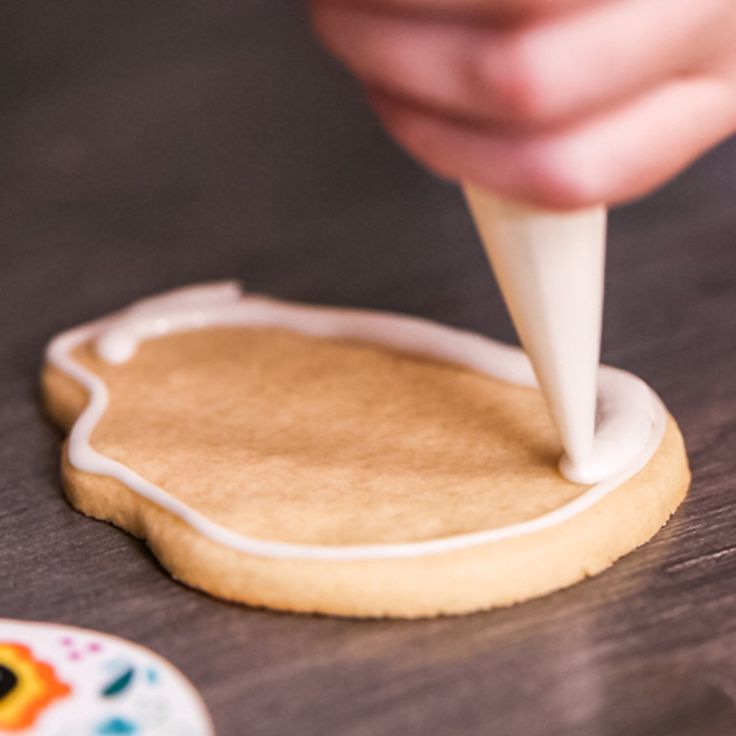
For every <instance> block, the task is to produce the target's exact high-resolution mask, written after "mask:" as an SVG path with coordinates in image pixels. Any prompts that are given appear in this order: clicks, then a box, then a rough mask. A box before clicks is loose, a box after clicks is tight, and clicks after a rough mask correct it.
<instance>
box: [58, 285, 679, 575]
mask: <svg viewBox="0 0 736 736" xmlns="http://www.w3.org/2000/svg"><path fill="white" fill-rule="evenodd" d="M215 326H218V327H223V326H233V327H235V326H241V327H281V328H285V329H291V330H294V331H296V332H300V333H302V334H306V335H311V336H315V337H331V338H349V339H355V340H363V341H366V342H371V343H374V344H377V345H382V346H384V347H388V348H393V349H396V350H400V351H402V352H405V353H414V354H418V355H423V356H426V357H430V358H434V359H437V360H442V361H446V362H450V363H454V364H456V365H461V366H464V367H468V368H471V369H474V370H477V371H479V372H480V373H484V374H486V375H489V376H492V377H494V378H497V379H500V380H502V381H506V382H507V383H513V384H517V385H524V386H536V382H535V379H534V373H533V371H532V368H531V365H530V364H529V362H528V360H527V358H526V356H525V355H524V353H523V352H522V351H521V350H520V349H518V348H514V347H511V346H509V345H504V344H502V343H499V342H496V341H494V340H491V339H490V338H487V337H483V336H481V335H477V334H474V333H471V332H466V331H463V330H459V329H455V328H452V327H447V326H444V325H440V324H437V323H434V322H431V321H429V320H426V319H422V318H419V317H410V316H405V315H398V314H390V313H385V312H374V311H368V310H359V309H342V308H337V307H314V306H306V305H300V304H289V303H286V302H281V301H277V300H275V299H271V298H268V297H262V296H254V295H248V294H245V295H244V294H242V293H241V292H240V289H239V287H238V286H237V285H236V284H233V283H225V284H209V285H200V286H193V287H187V288H183V289H178V290H175V291H173V292H168V293H166V294H163V295H161V296H158V297H153V298H150V299H146V300H142V301H140V302H136V303H135V304H133V305H132V306H131V307H128V308H127V309H124V310H121V311H120V312H117V313H115V314H112V315H110V316H109V317H104V318H102V319H99V320H95V321H94V322H90V323H87V324H85V325H82V326H81V327H77V328H74V329H71V330H68V331H66V332H64V333H62V334H60V335H58V336H57V337H55V338H54V339H53V340H52V341H51V343H50V344H49V346H48V348H47V353H46V358H47V361H48V362H49V363H50V364H51V365H53V366H55V367H56V368H58V369H59V370H60V371H62V372H63V373H65V374H67V375H68V376H70V377H71V378H73V379H74V380H75V381H76V382H78V383H79V384H81V385H82V386H83V387H84V388H85V389H86V390H87V391H88V394H89V399H88V403H87V406H86V407H85V409H84V411H83V412H82V414H81V415H80V416H79V417H78V418H77V420H76V422H75V423H74V426H73V428H72V430H71V432H70V434H69V442H68V458H69V462H70V463H71V465H72V466H73V467H75V468H76V469H78V470H81V471H84V472H88V473H95V474H99V475H104V476H108V477H111V478H115V479H117V480H118V481H120V482H122V483H123V484H124V485H126V486H127V487H128V488H130V489H131V490H132V491H134V492H135V493H137V494H139V495H140V496H143V497H144V498H146V499H148V500H149V501H152V502H153V503H155V504H157V505H158V506H160V507H161V508H163V509H165V510H167V511H169V512H170V513H172V514H174V515H175V516H177V517H178V518H180V519H181V520H182V521H183V522H185V523H186V524H188V525H189V526H191V527H192V528H193V529H195V530H196V531H197V532H199V533H200V534H202V535H203V536H205V537H207V538H209V539H211V540H212V541H214V542H217V543H219V544H222V545H225V546H227V547H230V548H232V549H235V550H238V551H240V552H245V553H248V554H253V555H257V556H261V557H274V558H285V559H317V560H336V561H339V560H369V559H395V558H410V557H421V556H423V555H431V554H439V553H442V552H450V551H452V550H458V549H464V548H467V547H473V546H477V545H482V544H489V543H493V542H498V541H502V540H505V539H511V538H514V537H520V536H524V535H527V534H534V533H536V532H540V531H543V530H544V529H548V528H550V527H553V526H556V525H558V524H561V523H563V522H565V521H568V520H569V519H571V518H573V517H575V516H576V515H578V514H580V513H582V512H583V511H585V510H586V509H589V508H591V507H592V506H593V505H595V504H596V503H597V502H598V501H600V500H601V499H603V498H604V497H605V496H607V495H608V494H609V493H611V491H613V490H614V489H615V488H617V487H618V486H620V485H621V484H622V483H624V482H625V481H626V480H628V479H629V478H631V477H632V476H633V475H635V474H636V473H637V472H638V471H639V470H641V469H642V468H643V467H644V466H645V465H646V464H647V462H648V461H649V460H650V458H651V457H652V455H653V454H654V452H655V451H656V449H657V448H658V447H659V445H660V442H661V441H662V437H663V435H664V430H665V426H666V418H667V413H666V410H665V408H664V406H663V404H662V402H661V401H660V399H659V397H657V395H656V394H655V393H654V392H653V391H652V390H651V389H650V388H649V387H648V386H647V385H646V384H645V383H644V382H643V381H641V380H640V379H638V378H636V377H635V376H633V375H631V374H630V373H626V372H625V371H621V370H618V369H616V368H611V367H608V366H601V369H600V373H599V388H598V417H597V429H596V450H595V451H596V452H598V453H599V455H600V458H601V459H602V461H603V462H605V463H607V466H608V467H610V468H611V475H610V477H608V478H606V479H605V480H603V481H601V482H599V483H596V484H595V485H592V486H591V487H589V488H587V489H586V490H584V491H582V492H581V493H580V495H579V496H577V497H576V498H574V499H573V500H572V501H569V502H567V503H566V504H564V505H562V506H560V507H558V508H557V509H554V510H553V511H550V512H547V513H545V514H542V515H540V516H538V517H536V518H534V519H529V520H527V521H523V522H518V523H515V524H509V525H506V526H502V527H496V528H494V529H489V530H483V531H478V532H470V533H465V534H457V535H453V536H448V537H442V538H437V539H429V540H422V541H415V542H396V543H378V544H361V545H339V546H337V545H318V544H297V543H291V542H277V541H270V540H263V539H258V538H255V537H250V536H248V535H245V534H239V533H237V532H234V531H232V530H230V529H227V528H226V527H224V526H222V525H221V524H218V523H216V522H214V521H211V520H210V519H208V518H207V517H206V516H204V515H203V514H201V513H199V512H198V511H195V510H194V509H193V508H191V507H190V506H188V505H187V504H185V503H184V502H182V501H180V500H179V499H177V498H176V497H174V496H172V495H171V494H170V493H168V492H167V491H166V490H165V489H163V488H161V487H159V486H157V485H155V484H154V483H151V482H150V481H148V480H146V479H145V478H143V477H142V476H140V475H139V474H138V473H136V472H135V471H134V470H133V469H131V468H129V467H128V466H126V465H124V464H122V463H120V462H118V461H116V460H113V459H112V458H109V457H106V456H104V455H102V454H101V453H99V452H97V451H96V450H95V449H94V448H93V447H92V446H91V444H90V441H89V440H90V437H91V435H92V432H93V430H94V428H95V426H96V425H97V423H98V422H99V421H100V419H101V418H102V416H103V415H104V413H105V410H106V408H107V405H108V401H109V394H108V390H107V386H106V385H105V383H104V381H103V380H102V379H101V378H99V377H98V376H97V375H95V374H94V373H92V372H91V371H89V370H87V369H86V368H85V367H84V366H82V365H81V364H80V363H78V362H77V361H76V360H74V358H73V357H72V352H73V351H74V349H75V348H77V347H78V346H80V345H82V344H84V343H86V342H89V341H91V340H93V341H95V346H96V349H97V351H98V354H99V355H100V356H101V357H102V358H103V359H104V360H107V361H108V362H111V363H122V362H124V361H126V360H128V359H130V358H131V357H132V356H133V355H134V354H135V351H136V349H137V347H138V345H139V343H140V342H141V341H143V340H146V339H151V338H155V337H157V336H161V335H165V334H170V333H172V332H177V331H185V330H193V329H201V328H204V327H215Z"/></svg>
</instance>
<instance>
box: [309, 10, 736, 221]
mask: <svg viewBox="0 0 736 736" xmlns="http://www.w3.org/2000/svg"><path fill="white" fill-rule="evenodd" d="M311 7H312V18H313V23H314V27H315V29H316V31H317V33H318V35H319V36H320V37H321V38H322V39H323V41H324V43H325V44H326V45H327V47H328V48H329V49H330V50H331V51H332V52H333V53H334V54H335V56H337V57H338V58H339V59H340V60H342V61H343V62H344V63H345V64H346V65H347V66H348V68H349V69H350V70H352V72H353V73H354V74H355V75H356V76H357V77H358V78H359V79H360V80H361V81H362V83H363V84H364V86H365V88H366V90H367V92H368V95H369V99H370V101H371V103H372V104H373V106H374V108H375V109H376V111H377V113H378V115H379V116H380V118H381V120H382V121H383V123H384V125H385V126H386V128H387V129H388V130H389V131H390V132H391V133H392V134H393V136H394V137H395V138H396V139H397V140H398V141H399V142H400V143H401V144H403V145H404V146H405V147H406V148H407V149H408V150H409V151H410V152H411V153H413V154H414V155H415V156H416V157H417V158H418V159H420V160H421V161H423V162H424V163H425V164H426V165H427V166H429V167H430V168H431V169H433V170H434V171H436V172H437V173H439V174H440V175H443V176H445V177H448V178H450V179H456V180H466V181H469V182H472V183H475V184H477V185H479V186H483V187H485V188H487V189H490V190H493V191H496V192H499V193H502V194H505V195H507V196H510V197H514V198H517V199H522V200H526V201H530V202H534V203H537V204H541V205H546V206H551V207H576V206H583V205H588V204H594V203H601V202H607V203H611V202H618V201H622V200H627V199H630V198H632V197H636V196H637V195H641V194H643V193H645V192H647V191H648V190H650V189H652V188H654V187H656V186H657V185H659V184H661V183H662V182H664V181H665V180H666V179H668V178H669V177H671V176H673V175H675V174H676V173H677V172H678V171H680V170H681V169H682V168H683V167H685V166H686V165H687V164H688V163H690V162H691V161H692V160H693V159H694V158H696V157H697V156H698V155H700V154H701V153H702V152H704V151H705V150H707V149H708V148H710V147H711V146H713V145H715V144H716V143H717V142H718V141H720V140H722V139H723V138H725V137H726V136H728V135H730V134H731V133H732V132H734V130H736V0H311Z"/></svg>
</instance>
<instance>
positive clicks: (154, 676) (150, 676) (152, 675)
mask: <svg viewBox="0 0 736 736" xmlns="http://www.w3.org/2000/svg"><path fill="white" fill-rule="evenodd" d="M146 679H147V680H148V682H151V683H154V682H158V672H156V670H154V669H153V667H149V668H148V669H147V670H146Z"/></svg>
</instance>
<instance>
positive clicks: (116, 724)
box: [95, 717, 138, 736]
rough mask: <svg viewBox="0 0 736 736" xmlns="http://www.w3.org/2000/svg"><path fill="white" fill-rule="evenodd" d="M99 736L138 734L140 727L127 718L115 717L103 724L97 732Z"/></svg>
mask: <svg viewBox="0 0 736 736" xmlns="http://www.w3.org/2000/svg"><path fill="white" fill-rule="evenodd" d="M95 733H96V734H98V736H121V735H123V734H124V735H126V736H127V734H131V733H138V726H136V725H135V723H133V722H132V721H129V720H127V719H125V718H117V717H113V718H110V719H109V720H107V721H105V722H104V723H101V724H100V725H99V726H98V727H97V730H96V731H95Z"/></svg>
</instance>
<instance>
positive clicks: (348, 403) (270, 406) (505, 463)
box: [43, 284, 689, 617]
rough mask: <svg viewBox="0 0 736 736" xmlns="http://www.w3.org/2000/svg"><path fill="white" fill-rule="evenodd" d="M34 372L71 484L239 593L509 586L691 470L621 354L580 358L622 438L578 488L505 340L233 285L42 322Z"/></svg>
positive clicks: (403, 594)
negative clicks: (621, 458)
mask: <svg viewBox="0 0 736 736" xmlns="http://www.w3.org/2000/svg"><path fill="white" fill-rule="evenodd" d="M43 385H44V393H45V400H46V405H47V407H48V409H49V412H50V413H51V415H52V417H54V419H55V420H56V421H57V422H59V423H60V424H61V425H62V426H63V427H65V428H66V429H67V430H69V431H70V436H69V440H68V442H67V444H66V448H65V451H64V458H63V463H62V471H63V481H64V487H65V491H66V494H67V497H68V498H69V500H70V501H71V503H72V504H73V505H74V506H76V507H77V508H78V509H80V510H81V511H83V512H84V513H86V514H88V515H90V516H93V517H95V518H98V519H104V520H108V521H111V522H113V523H114V524H116V525H118V526H120V527H122V528H124V529H126V530H128V531H129V532H131V533H132V534H135V535H136V536H139V537H141V538H143V539H145V540H146V542H147V543H148V545H149V546H150V547H151V549H152V550H153V551H154V553H155V554H156V556H157V557H158V558H159V560H160V561H161V562H162V564H163V565H164V566H165V567H166V568H167V569H168V570H170V571H171V573H172V574H173V575H174V577H176V578H177V579H179V580H182V581H184V582H186V583H188V584H189V585H191V586H194V587H196V588H199V589H202V590H204V591H207V592H209V593H211V594H212V595H215V596H218V597H221V598H225V599H228V600H235V601H242V602H244V603H249V604H252V605H257V606H267V607H271V608H278V609H285V610H291V611H305V612H322V613H331V614H338V615H352V616H400V617H418V616H432V615H437V614H443V613H462V612H468V611H473V610H478V609H482V608H489V607H493V606H501V605H508V604H511V603H515V602H517V601H522V600H525V599H527V598H531V597H533V596H537V595H541V594H543V593H546V592H549V591H552V590H555V589H558V588H562V587H565V586H567V585H570V584H572V583H574V582H576V581H578V580H580V579H582V578H584V577H585V576H588V575H594V574H596V573H598V572H600V571H601V570H603V569H605V568H606V567H608V566H609V565H610V564H611V563H612V562H613V561H614V560H616V559H617V558H619V557H621V556H622V555H624V554H626V553H627V552H629V551H631V550H632V549H634V548H635V547H637V546H639V545H640V544H642V543H644V542H645V541H647V540H648V539H649V538H650V537H651V536H652V535H653V534H654V533H655V532H656V531H657V530H658V529H659V528H660V527H661V526H662V525H663V524H664V523H665V522H666V521H667V519H668V518H669V516H670V515H671V514H672V512H673V511H674V510H675V509H676V508H677V506H678V505H679V503H680V502H681V501H682V499H683V498H684V496H685V493H686V491H687V487H688V484H689V470H688V465H687V458H686V455H685V451H684V446H683V442H682V438H681V436H680V433H679V431H678V429H677V426H676V424H675V422H674V421H673V420H672V418H671V417H670V416H669V414H668V413H667V412H666V410H665V409H664V407H663V406H662V404H661V402H660V400H659V399H658V398H657V397H656V395H655V394H654V393H653V392H652V391H651V389H649V388H648V387H647V386H645V384H643V383H642V382H641V381H639V379H637V378H635V377H633V376H631V375H630V374H626V373H624V372H622V371H618V370H616V369H612V368H602V369H601V375H600V398H599V407H600V408H599V412H600V414H601V416H600V417H599V424H600V427H601V431H605V432H608V433H609V435H610V438H611V441H624V439H626V441H630V438H631V437H632V436H635V437H636V438H637V439H636V442H637V443H638V444H637V445H636V447H635V448H634V449H635V450H636V452H634V454H633V456H632V458H631V460H630V462H628V463H627V465H626V466H625V467H623V468H621V469H620V470H619V471H618V472H616V474H615V475H614V476H612V477H611V478H608V479H607V480H605V481H603V482H601V483H598V484H597V485H594V486H581V485H576V484H574V483H571V482H569V481H567V480H565V479H564V478H563V477H562V476H561V475H560V474H559V472H558V470H557V462H558V459H559V457H560V454H561V448H560V445H559V441H558V439H557V437H556V435H555V433H554V430H553V427H552V425H551V422H550V421H549V418H548V416H547V412H546V410H545V407H544V403H543V401H542V398H541V396H540V393H539V391H538V390H537V389H536V388H535V387H534V381H533V375H532V373H531V369H530V367H529V364H528V362H527V361H526V359H525V357H524V356H523V354H522V353H521V351H519V350H518V349H516V348H511V347H508V346H504V345H501V344H499V343H496V342H494V341H492V340H489V339H488V338H485V337H481V336H479V335H474V334H472V333H467V332H463V331H460V330H455V329H452V328H449V327H444V326H441V325H438V324H435V323H432V322H428V321H426V320H421V319H418V318H414V317H405V316H399V315H391V314H386V313H377V312H365V311H360V310H347V309H336V308H320V307H307V306H301V305H291V304H286V303H284V302H279V301H276V300H272V299H268V298H264V297H258V296H250V295H241V294H240V293H239V291H238V290H237V288H236V287H234V286H232V285H230V284H225V285H215V286H200V287H191V288H189V289H182V290H178V291H175V292H171V293H169V294H165V295H163V296H161V297H156V298H153V299H149V300H145V301H142V302H139V303H137V304H134V305H133V306H132V307H130V308H128V309H126V310H122V311H121V312H118V313H116V314H113V315H111V316H110V317H107V318H103V319H101V320H97V321H95V322H92V323H90V324H87V325H83V326H82V327H80V328H76V329H74V330H70V331H68V332H66V333H63V334H61V335H60V336H58V337H57V338H55V340H54V341H52V343H51V344H50V346H49V349H48V353H47V363H46V368H45V370H44V374H43ZM627 438H628V439H627Z"/></svg>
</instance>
